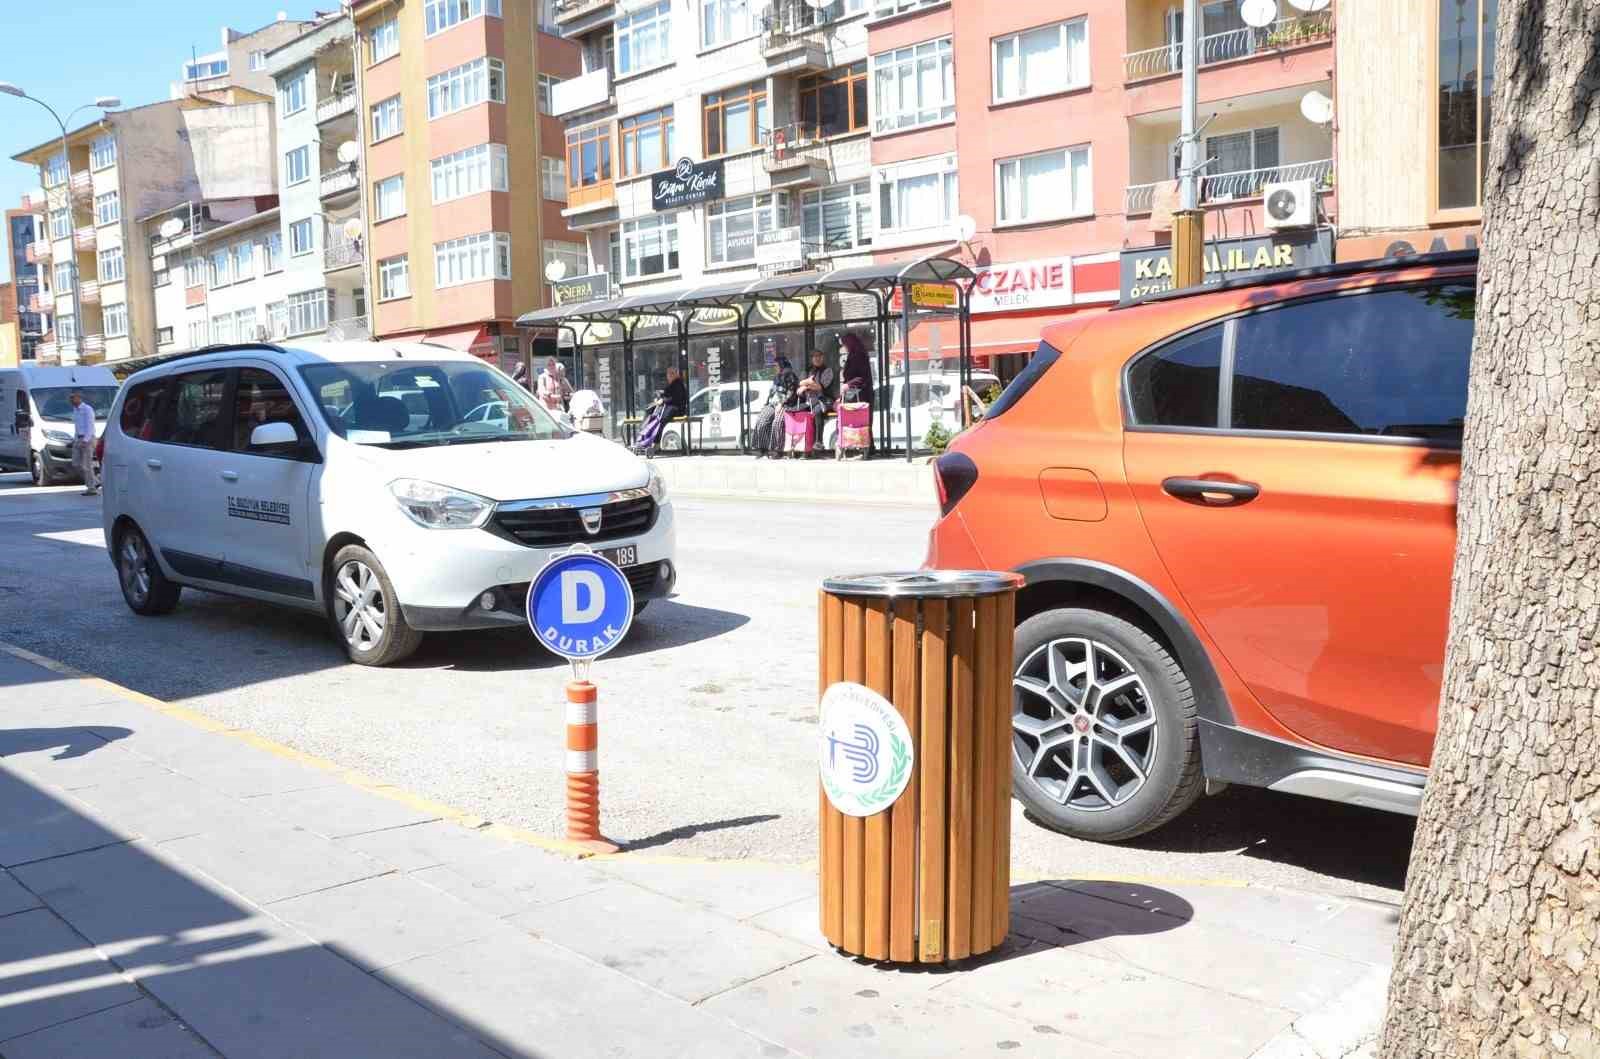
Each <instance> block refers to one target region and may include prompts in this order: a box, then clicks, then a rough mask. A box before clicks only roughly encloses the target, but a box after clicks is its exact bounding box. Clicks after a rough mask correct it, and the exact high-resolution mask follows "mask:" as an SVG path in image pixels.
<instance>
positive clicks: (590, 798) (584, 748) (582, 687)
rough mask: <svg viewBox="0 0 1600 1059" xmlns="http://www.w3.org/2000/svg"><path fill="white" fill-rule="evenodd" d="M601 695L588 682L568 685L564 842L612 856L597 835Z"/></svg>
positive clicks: (610, 846)
mask: <svg viewBox="0 0 1600 1059" xmlns="http://www.w3.org/2000/svg"><path fill="white" fill-rule="evenodd" d="M599 701H600V693H599V689H597V688H596V687H595V686H594V685H593V684H591V683H589V682H588V681H587V680H581V681H580V680H574V681H572V682H570V683H569V684H567V841H568V842H574V843H577V844H578V845H579V846H582V847H583V848H584V849H585V850H586V851H588V852H590V853H615V852H616V851H617V847H616V845H615V844H613V843H611V842H607V841H606V840H605V838H603V837H602V836H601V834H600V724H599Z"/></svg>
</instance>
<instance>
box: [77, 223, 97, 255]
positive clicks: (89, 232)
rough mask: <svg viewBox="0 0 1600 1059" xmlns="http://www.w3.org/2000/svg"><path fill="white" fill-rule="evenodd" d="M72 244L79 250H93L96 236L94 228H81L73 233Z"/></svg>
mask: <svg viewBox="0 0 1600 1059" xmlns="http://www.w3.org/2000/svg"><path fill="white" fill-rule="evenodd" d="M72 245H73V246H74V247H75V248H76V249H78V250H93V249H94V248H95V237H94V229H93V228H79V229H77V230H76V231H74V232H73V233H72Z"/></svg>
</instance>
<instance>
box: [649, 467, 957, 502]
mask: <svg viewBox="0 0 1600 1059" xmlns="http://www.w3.org/2000/svg"><path fill="white" fill-rule="evenodd" d="M651 463H652V465H653V466H654V467H655V468H656V470H658V471H660V472H661V476H662V478H664V479H666V482H667V487H668V488H669V489H670V490H672V492H674V493H676V494H678V495H681V496H689V497H710V498H721V497H736V498H739V499H742V500H753V499H765V500H825V501H830V502H836V503H837V502H849V503H861V504H897V505H909V506H915V507H927V508H930V509H937V507H938V505H939V501H938V492H937V489H936V487H935V486H934V482H933V466H932V465H931V464H929V463H928V460H927V457H918V458H917V459H916V460H914V461H913V462H910V463H907V462H906V460H905V457H903V456H901V457H899V458H893V457H888V456H885V457H881V458H879V459H873V460H843V461H840V460H835V459H832V458H828V459H822V458H818V459H813V460H758V459H756V458H755V457H754V456H741V455H739V454H737V453H724V454H722V455H716V456H659V457H657V458H656V459H654V460H652V461H651Z"/></svg>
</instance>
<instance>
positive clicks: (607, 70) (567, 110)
mask: <svg viewBox="0 0 1600 1059" xmlns="http://www.w3.org/2000/svg"><path fill="white" fill-rule="evenodd" d="M610 101H611V67H609V66H602V67H600V68H599V69H596V70H590V71H589V72H588V73H586V74H584V75H583V76H581V77H571V78H568V79H567V80H565V81H561V82H558V83H557V84H555V85H552V86H551V88H550V113H551V115H552V116H553V117H557V118H561V117H565V116H566V115H568V114H576V113H577V112H578V111H580V110H587V109H589V108H590V107H603V106H605V105H606V104H607V103H609V102H610Z"/></svg>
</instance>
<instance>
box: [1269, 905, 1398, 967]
mask: <svg viewBox="0 0 1600 1059" xmlns="http://www.w3.org/2000/svg"><path fill="white" fill-rule="evenodd" d="M1399 931H1400V910H1399V909H1398V908H1386V907H1383V906H1381V905H1366V904H1360V903H1351V904H1348V905H1346V906H1344V907H1343V908H1341V909H1340V910H1339V912H1337V913H1336V914H1335V915H1334V916H1333V917H1332V918H1331V919H1328V920H1325V921H1323V922H1319V923H1314V924H1311V925H1309V926H1307V927H1306V928H1305V929H1303V930H1302V931H1300V933H1298V934H1296V935H1295V936H1294V938H1293V941H1294V943H1295V944H1296V945H1300V946H1304V947H1305V948H1308V949H1314V950H1316V951H1317V952H1326V953H1331V954H1333V955H1335V956H1342V957H1344V958H1346V959H1350V960H1360V961H1361V962H1363V963H1370V964H1375V965H1378V966H1382V967H1388V966H1389V965H1390V964H1392V963H1393V962H1394V946H1395V939H1396V937H1397V936H1398V935H1399Z"/></svg>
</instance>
